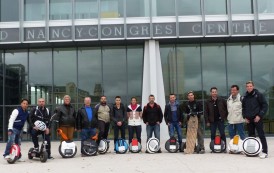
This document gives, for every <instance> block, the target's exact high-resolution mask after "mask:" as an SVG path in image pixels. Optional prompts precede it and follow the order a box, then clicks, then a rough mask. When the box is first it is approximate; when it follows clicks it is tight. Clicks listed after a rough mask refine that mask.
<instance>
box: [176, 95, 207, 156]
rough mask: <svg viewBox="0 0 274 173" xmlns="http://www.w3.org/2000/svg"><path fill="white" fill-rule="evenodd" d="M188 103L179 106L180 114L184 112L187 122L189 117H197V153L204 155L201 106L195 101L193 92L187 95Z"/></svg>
mask: <svg viewBox="0 0 274 173" xmlns="http://www.w3.org/2000/svg"><path fill="white" fill-rule="evenodd" d="M187 98H188V101H187V102H186V103H184V104H182V105H181V106H180V109H179V110H180V112H184V113H185V114H186V115H187V121H188V120H189V118H190V116H197V117H198V129H197V138H198V145H199V148H200V151H199V153H201V154H204V153H205V145H204V133H203V124H204V121H203V118H202V115H203V105H202V104H201V103H200V102H198V101H196V100H195V96H194V92H193V91H189V92H188V93H187Z"/></svg>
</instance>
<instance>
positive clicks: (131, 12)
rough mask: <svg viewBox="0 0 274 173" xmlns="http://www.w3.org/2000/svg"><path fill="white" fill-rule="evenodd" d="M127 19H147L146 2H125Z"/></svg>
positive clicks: (136, 0) (147, 9)
mask: <svg viewBox="0 0 274 173" xmlns="http://www.w3.org/2000/svg"><path fill="white" fill-rule="evenodd" d="M126 7H127V17H148V16H149V15H150V14H149V1H148V0H126Z"/></svg>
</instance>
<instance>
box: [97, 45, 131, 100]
mask: <svg viewBox="0 0 274 173" xmlns="http://www.w3.org/2000/svg"><path fill="white" fill-rule="evenodd" d="M102 49H103V50H102V52H103V84H104V85H103V89H104V95H106V96H107V97H108V101H109V102H114V98H115V96H121V97H122V100H126V96H127V70H126V49H125V47H103V48H102Z"/></svg>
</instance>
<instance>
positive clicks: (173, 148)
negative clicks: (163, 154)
mask: <svg viewBox="0 0 274 173" xmlns="http://www.w3.org/2000/svg"><path fill="white" fill-rule="evenodd" d="M179 148H180V146H179V143H178V141H177V139H176V138H175V137H174V136H172V137H171V138H170V139H168V140H167V141H166V143H165V149H166V150H167V151H168V152H170V153H177V152H178V150H179Z"/></svg>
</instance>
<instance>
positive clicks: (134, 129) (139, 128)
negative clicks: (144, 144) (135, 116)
mask: <svg viewBox="0 0 274 173" xmlns="http://www.w3.org/2000/svg"><path fill="white" fill-rule="evenodd" d="M134 133H135V134H136V138H137V140H138V142H139V143H140V144H141V133H142V126H141V125H140V126H128V143H129V144H130V143H131V141H132V139H133V136H134Z"/></svg>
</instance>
